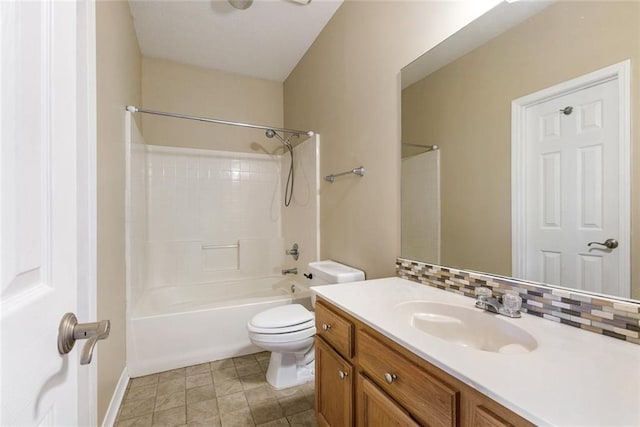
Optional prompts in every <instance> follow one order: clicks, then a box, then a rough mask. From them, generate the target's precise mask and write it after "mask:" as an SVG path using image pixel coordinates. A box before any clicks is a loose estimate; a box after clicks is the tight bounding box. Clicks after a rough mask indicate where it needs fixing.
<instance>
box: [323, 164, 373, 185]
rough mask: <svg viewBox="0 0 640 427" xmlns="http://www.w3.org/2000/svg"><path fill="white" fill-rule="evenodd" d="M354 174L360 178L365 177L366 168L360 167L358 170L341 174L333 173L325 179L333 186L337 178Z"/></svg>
mask: <svg viewBox="0 0 640 427" xmlns="http://www.w3.org/2000/svg"><path fill="white" fill-rule="evenodd" d="M350 173H352V174H354V175H358V176H364V166H360V167H358V168H355V169H351V170H349V171H346V172H340V173H335V174H334V173H332V174H331V175H327V176H325V177H324V180H325V181H329V182H330V183H332V184H333V181H335V180H336V177H339V176H342V175H348V174H350Z"/></svg>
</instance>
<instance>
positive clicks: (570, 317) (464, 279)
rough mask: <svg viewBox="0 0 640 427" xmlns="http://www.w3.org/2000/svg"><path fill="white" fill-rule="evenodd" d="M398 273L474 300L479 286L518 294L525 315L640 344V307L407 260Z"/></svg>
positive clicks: (398, 263) (497, 293)
mask: <svg viewBox="0 0 640 427" xmlns="http://www.w3.org/2000/svg"><path fill="white" fill-rule="evenodd" d="M396 274H397V276H398V277H401V278H403V279H407V280H411V281H414V282H418V283H422V284H425V285H429V286H433V287H436V288H438V289H442V290H445V291H449V292H455V293H457V294H461V295H464V296H467V297H470V298H474V299H475V288H476V287H479V286H486V287H488V288H491V289H492V291H493V294H494V296H502V295H503V294H504V293H505V292H517V293H518V294H519V295H520V297H521V298H522V309H521V311H522V312H523V313H528V314H532V315H534V316H538V317H542V318H544V319H548V320H552V321H554V322H560V323H564V324H565V325H569V326H573V327H576V328H580V329H584V330H587V331H590V332H595V333H598V334H603V335H607V336H610V337H613V338H617V339H620V340H625V341H628V342H631V343H634V344H640V304H635V303H632V302H625V301H618V300H615V299H608V298H606V297H598V296H594V295H589V294H585V293H580V292H577V291H570V290H565V289H554V288H552V287H548V286H543V285H540V284H535V283H531V282H524V281H520V280H515V279H506V278H502V277H497V276H492V275H489V274H481V273H472V272H468V271H465V270H457V269H453V268H448V267H441V266H438V265H432V264H426V263H423V262H419V261H412V260H407V259H403V258H398V259H397V260H396Z"/></svg>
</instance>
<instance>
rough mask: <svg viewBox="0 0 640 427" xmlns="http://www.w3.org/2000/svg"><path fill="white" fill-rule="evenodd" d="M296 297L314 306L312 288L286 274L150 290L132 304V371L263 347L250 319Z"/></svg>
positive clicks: (158, 369)
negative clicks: (251, 333)
mask: <svg viewBox="0 0 640 427" xmlns="http://www.w3.org/2000/svg"><path fill="white" fill-rule="evenodd" d="M293 303H295V304H302V305H304V306H306V307H307V308H310V307H311V292H310V290H309V288H308V287H307V285H306V284H303V283H300V281H297V280H296V279H290V278H287V279H283V278H282V276H274V277H261V278H256V279H245V280H237V281H227V282H219V283H207V284H198V285H188V286H171V287H163V288H158V289H152V290H148V291H146V292H145V293H144V294H143V295H142V297H141V298H140V301H139V302H138V304H137V305H136V306H135V307H134V308H133V315H132V318H131V329H130V336H129V346H130V347H129V351H131V352H132V355H133V356H134V357H132V358H130V359H129V366H128V370H129V375H131V376H132V377H137V376H141V375H148V374H151V373H155V372H161V371H166V370H170V369H175V368H179V367H183V366H188V365H194V364H198V363H204V362H208V361H212V360H219V359H224V358H227V357H231V356H241V355H244V354H250V353H256V352H259V351H261V349H260V348H258V347H256V346H254V345H253V344H251V342H250V341H249V336H248V334H247V322H248V321H249V320H250V319H251V317H253V316H254V315H255V314H257V313H259V312H261V311H264V310H266V309H268V308H272V307H276V306H279V305H284V304H293Z"/></svg>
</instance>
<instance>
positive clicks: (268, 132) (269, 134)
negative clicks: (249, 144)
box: [264, 129, 291, 147]
mask: <svg viewBox="0 0 640 427" xmlns="http://www.w3.org/2000/svg"><path fill="white" fill-rule="evenodd" d="M264 135H265V136H266V137H267V138H273V137H274V136H275V137H276V138H278V141H280V142H281V143H282V144H283V145H284V146H285V147H289V146H291V143H290V142H289V138H291V137H289V138H287V139H284V138H283V137H281V136H280V135H278V133H277V132H276V131H275V130H273V129H267V130H266V131H265V132H264Z"/></svg>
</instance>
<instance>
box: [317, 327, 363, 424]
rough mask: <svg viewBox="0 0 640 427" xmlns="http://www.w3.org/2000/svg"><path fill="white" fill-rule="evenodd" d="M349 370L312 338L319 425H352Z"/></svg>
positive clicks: (332, 352)
mask: <svg viewBox="0 0 640 427" xmlns="http://www.w3.org/2000/svg"><path fill="white" fill-rule="evenodd" d="M353 384H354V378H353V367H352V366H351V364H349V363H348V362H347V361H345V360H344V359H343V358H342V357H341V356H340V355H339V354H338V353H336V352H335V351H334V350H333V349H332V348H331V347H329V345H327V344H326V343H325V342H324V341H323V340H322V339H321V338H318V337H316V418H317V419H318V424H319V425H320V426H323V427H325V426H331V427H347V426H352V425H353Z"/></svg>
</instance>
